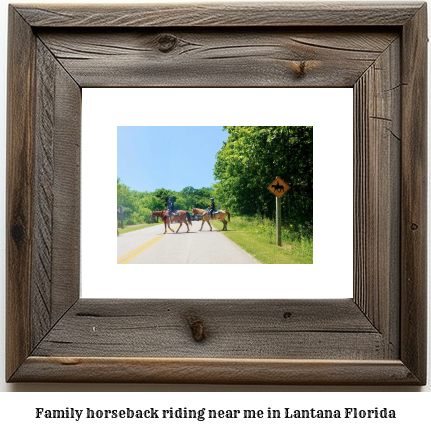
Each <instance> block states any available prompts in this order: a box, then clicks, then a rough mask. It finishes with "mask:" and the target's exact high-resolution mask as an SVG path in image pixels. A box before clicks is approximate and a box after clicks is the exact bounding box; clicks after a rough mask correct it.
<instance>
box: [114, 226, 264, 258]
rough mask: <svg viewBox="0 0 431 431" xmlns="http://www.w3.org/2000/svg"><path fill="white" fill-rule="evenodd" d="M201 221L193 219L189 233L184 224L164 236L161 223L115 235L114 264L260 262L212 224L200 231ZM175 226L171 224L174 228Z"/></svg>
mask: <svg viewBox="0 0 431 431" xmlns="http://www.w3.org/2000/svg"><path fill="white" fill-rule="evenodd" d="M201 223H202V222H201V221H194V222H193V224H192V226H191V227H190V232H189V233H187V228H186V226H185V225H183V226H182V227H181V229H180V231H179V232H178V233H172V232H170V231H169V230H168V232H167V233H166V235H164V234H163V232H164V230H165V228H164V225H163V224H162V225H156V226H152V227H149V228H146V229H141V230H137V231H134V232H129V233H125V234H122V235H120V236H118V238H117V259H118V260H117V263H119V264H135V263H206V264H208V263H241V264H248V263H250V264H252V263H255V264H258V263H259V262H258V261H257V260H256V259H254V258H253V257H252V256H250V255H249V254H248V253H246V252H245V251H244V250H242V249H241V248H240V247H238V246H237V245H236V244H234V243H233V242H232V241H230V240H229V239H228V238H226V237H225V236H224V235H223V234H222V233H221V232H219V231H217V230H216V229H214V227H213V231H212V232H211V231H210V230H209V227H208V224H206V223H205V226H204V228H203V229H202V232H199V229H200V227H201ZM178 226H179V224H178V223H175V224H172V225H171V227H172V229H173V230H177V229H178ZM228 229H229V226H228Z"/></svg>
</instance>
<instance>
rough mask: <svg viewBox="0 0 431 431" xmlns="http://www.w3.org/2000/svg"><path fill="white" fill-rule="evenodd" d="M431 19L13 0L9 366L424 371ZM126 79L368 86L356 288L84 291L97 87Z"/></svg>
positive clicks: (248, 376)
mask: <svg viewBox="0 0 431 431" xmlns="http://www.w3.org/2000/svg"><path fill="white" fill-rule="evenodd" d="M426 20H427V17H426V4H423V3H417V4H416V3H410V2H408V3H406V4H387V3H386V4H368V3H358V4H355V3H346V4H343V3H332V4H331V3H329V4H299V3H294V4H288V3H278V4H277V3H275V4H268V3H265V4H264V5H259V4H246V3H240V4H238V3H237V4H211V3H209V4H201V5H199V4H197V5H127V6H124V5H116V6H108V5H106V6H99V5H74V6H72V5H69V6H64V5H43V7H42V6H38V5H29V6H23V5H15V6H10V13H9V53H8V55H9V61H8V105H7V111H8V118H7V181H8V184H7V207H6V208H7V341H6V344H7V345H6V353H7V358H6V359H7V363H6V379H7V380H8V381H9V382H22V381H55V382H60V381H63V382H178V383H191V382H199V383H268V384H366V385H369V384H380V385H382V384H390V385H423V384H425V382H426V237H427V235H426V229H427V228H426V226H427V220H426V202H427V191H426V178H427V176H426V170H427V166H426V146H427V138H426V118H427V113H426V112H427V105H426V94H427V86H426V80H427V79H426V45H427V21H426ZM118 86H127V87H153V86H156V87H157V86H168V87H169V86H172V87H175V86H183V87H184V86H186V87H189V86H190V87H193V86H198V87H199V86H202V87H206V86H211V87H218V86H223V87H235V86H242V87H260V86H275V87H293V86H296V87H315V86H325V87H352V88H353V89H354V104H355V106H354V111H355V119H354V124H355V130H354V145H355V149H354V153H355V157H354V184H355V190H354V208H355V216H354V244H355V250H354V256H355V257H354V298H353V299H346V300H304V301H301V300H289V299H286V300H267V301H260V300H234V301H230V300H229V301H228V300H199V299H197V300H156V299H154V300H133V301H132V300H90V299H80V297H79V284H80V278H79V277H80V275H79V255H80V251H79V243H80V239H79V235H80V232H79V201H80V180H79V177H80V175H79V166H80V115H81V88H83V87H118ZM324 282H330V281H329V280H327V281H324Z"/></svg>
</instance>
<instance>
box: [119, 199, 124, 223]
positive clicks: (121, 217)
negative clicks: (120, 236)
mask: <svg viewBox="0 0 431 431" xmlns="http://www.w3.org/2000/svg"><path fill="white" fill-rule="evenodd" d="M123 211H124V207H122V206H121V205H120V207H119V208H118V212H119V213H120V220H121V229H124V225H123Z"/></svg>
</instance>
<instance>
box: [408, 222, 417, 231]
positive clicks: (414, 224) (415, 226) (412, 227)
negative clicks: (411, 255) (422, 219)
mask: <svg viewBox="0 0 431 431" xmlns="http://www.w3.org/2000/svg"><path fill="white" fill-rule="evenodd" d="M418 227H419V226H418V225H417V224H416V223H412V224H411V226H410V229H411V230H416V229H418Z"/></svg>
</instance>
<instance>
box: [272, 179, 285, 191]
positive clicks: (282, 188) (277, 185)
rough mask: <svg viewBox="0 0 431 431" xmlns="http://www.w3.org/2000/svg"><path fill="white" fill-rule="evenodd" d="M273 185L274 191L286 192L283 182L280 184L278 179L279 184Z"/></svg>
mask: <svg viewBox="0 0 431 431" xmlns="http://www.w3.org/2000/svg"><path fill="white" fill-rule="evenodd" d="M271 187H272V188H273V189H274V191H278V192H281V191H283V192H284V186H283V184H280V183H279V182H278V181H277V184H273V185H272V186H271Z"/></svg>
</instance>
